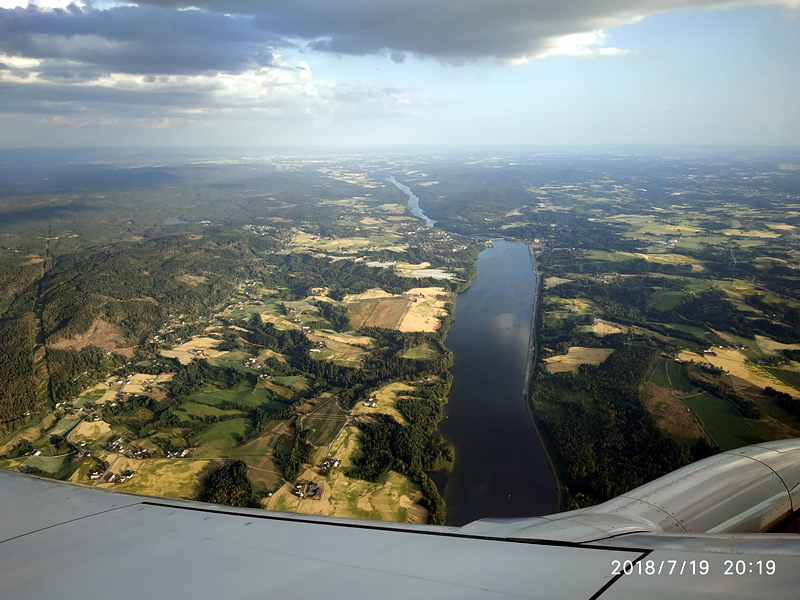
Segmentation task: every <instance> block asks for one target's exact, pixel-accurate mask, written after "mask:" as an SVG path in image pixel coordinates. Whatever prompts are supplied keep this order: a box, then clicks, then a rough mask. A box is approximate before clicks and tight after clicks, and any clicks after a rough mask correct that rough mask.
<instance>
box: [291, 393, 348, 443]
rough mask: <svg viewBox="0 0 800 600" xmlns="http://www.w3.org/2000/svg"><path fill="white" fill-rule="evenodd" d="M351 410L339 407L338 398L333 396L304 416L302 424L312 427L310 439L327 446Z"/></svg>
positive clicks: (304, 426)
mask: <svg viewBox="0 0 800 600" xmlns="http://www.w3.org/2000/svg"><path fill="white" fill-rule="evenodd" d="M348 414H349V411H344V410H342V409H341V408H339V405H338V403H337V402H336V398H334V397H331V398H330V399H329V400H327V401H326V402H325V403H324V404H320V405H319V406H318V407H317V408H316V409H314V411H313V412H311V413H309V414H307V415H305V416H303V418H302V426H303V428H304V429H311V430H312V433H311V435H310V436H309V438H308V441H309V442H311V443H312V444H314V445H315V446H327V445H328V444H330V443H331V442H332V441H333V439H334V438H335V437H336V434H338V433H339V430H340V429H341V428H342V425H344V422H345V419H346V418H347V415H348Z"/></svg>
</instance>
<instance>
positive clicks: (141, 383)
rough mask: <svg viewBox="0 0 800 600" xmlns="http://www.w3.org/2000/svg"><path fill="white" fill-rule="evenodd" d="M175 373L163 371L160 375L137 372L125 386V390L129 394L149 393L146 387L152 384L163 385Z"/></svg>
mask: <svg viewBox="0 0 800 600" xmlns="http://www.w3.org/2000/svg"><path fill="white" fill-rule="evenodd" d="M174 376H175V373H161V374H160V375H147V374H146V373H136V374H134V375H133V377H131V381H130V383H128V384H127V385H126V386H125V392H126V393H128V394H145V395H147V394H149V392H146V391H145V388H146V387H148V386H150V385H161V384H162V383H166V382H168V381H171V380H172V378H173V377H174ZM151 379H152V380H154V384H150V383H149V381H150V380H151Z"/></svg>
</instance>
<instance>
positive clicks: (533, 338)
mask: <svg viewBox="0 0 800 600" xmlns="http://www.w3.org/2000/svg"><path fill="white" fill-rule="evenodd" d="M527 246H528V256H529V258H530V261H531V268H532V269H533V274H534V276H535V277H536V295H535V296H534V299H533V314H532V315H531V331H530V339H529V342H528V368H527V370H526V371H525V388H524V389H523V390H522V395H523V397H524V398H525V406H527V408H528V417H530V420H531V424H532V425H533V428H534V430H535V431H536V437H537V438H539V442H540V443H541V444H542V450H543V451H544V455H545V456H546V457H547V463H548V464H549V465H550V472H551V473H552V474H553V479H554V480H555V483H556V490H557V493H558V500H557V511H561V510H563V507H564V489H563V488H562V486H561V480H560V479H559V477H558V471H557V470H556V465H555V463H554V462H553V458H552V455H551V449H548V447H547V444H546V443H545V441H544V437H542V432H541V431H540V430H539V426H538V425H537V424H536V417H535V416H534V414H533V406H532V405H531V397H530V396H531V394H530V389H531V377H532V376H533V371H534V369H535V368H536V360H537V358H538V353H537V350H538V344H537V335H536V329H537V327H536V324H537V320H536V319H537V317H538V316H539V301H540V299H541V297H542V294H543V293H544V292H543V289H542V287H541V286H542V275H541V273H540V272H539V262H538V261H537V260H536V250H535V249H534V245H533V244H531V243H528V244H527Z"/></svg>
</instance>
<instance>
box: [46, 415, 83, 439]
mask: <svg viewBox="0 0 800 600" xmlns="http://www.w3.org/2000/svg"><path fill="white" fill-rule="evenodd" d="M79 422H80V419H61V420H60V421H59V422H58V423H56V426H55V427H53V428H52V429H51V430H50V432H49V433H50V435H67V434H68V433H69V432H70V431H72V428H73V427H75V426H76V425H77V424H78V423H79Z"/></svg>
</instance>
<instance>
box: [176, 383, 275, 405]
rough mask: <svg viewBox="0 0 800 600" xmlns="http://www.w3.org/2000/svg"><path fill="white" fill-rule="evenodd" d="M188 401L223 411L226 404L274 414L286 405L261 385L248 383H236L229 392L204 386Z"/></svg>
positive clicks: (208, 385)
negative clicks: (258, 409)
mask: <svg viewBox="0 0 800 600" xmlns="http://www.w3.org/2000/svg"><path fill="white" fill-rule="evenodd" d="M189 399H190V400H191V401H192V402H197V403H199V404H207V405H209V406H216V407H220V408H223V409H224V406H225V404H227V403H235V404H242V405H244V406H252V407H253V408H260V409H261V410H264V411H267V412H276V411H279V410H281V409H283V408H286V404H285V403H284V402H279V401H278V400H276V399H274V398H273V396H272V394H271V393H270V392H269V391H268V390H267V389H266V388H265V387H264V386H263V385H259V384H257V383H256V384H253V383H252V382H250V381H242V382H240V383H237V384H236V385H235V386H234V387H233V388H232V389H230V390H218V389H216V388H215V387H214V386H213V385H210V384H206V385H205V386H203V389H202V390H201V391H199V392H195V393H194V394H192V395H191V396H189Z"/></svg>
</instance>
